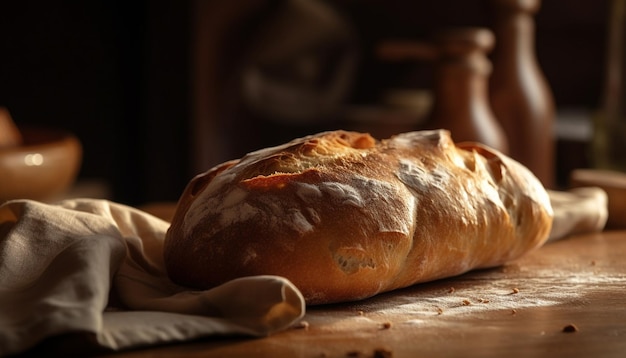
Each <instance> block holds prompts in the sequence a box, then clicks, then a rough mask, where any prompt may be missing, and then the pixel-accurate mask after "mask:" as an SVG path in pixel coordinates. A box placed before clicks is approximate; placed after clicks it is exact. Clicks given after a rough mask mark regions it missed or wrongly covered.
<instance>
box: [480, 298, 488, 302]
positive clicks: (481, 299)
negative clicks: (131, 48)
mask: <svg viewBox="0 0 626 358" xmlns="http://www.w3.org/2000/svg"><path fill="white" fill-rule="evenodd" d="M478 302H480V303H489V300H488V299H486V298H479V299H478Z"/></svg>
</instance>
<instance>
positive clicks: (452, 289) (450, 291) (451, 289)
mask: <svg viewBox="0 0 626 358" xmlns="http://www.w3.org/2000/svg"><path fill="white" fill-rule="evenodd" d="M454 291H456V290H455V289H454V287H450V288H449V289H448V293H454Z"/></svg>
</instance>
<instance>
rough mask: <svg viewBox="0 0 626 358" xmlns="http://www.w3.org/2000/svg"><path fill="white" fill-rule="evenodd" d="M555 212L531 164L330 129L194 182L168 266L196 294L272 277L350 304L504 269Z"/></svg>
mask: <svg viewBox="0 0 626 358" xmlns="http://www.w3.org/2000/svg"><path fill="white" fill-rule="evenodd" d="M552 216H553V213H552V208H551V206H550V199H549V196H548V194H547V192H546V190H545V189H544V188H543V186H542V185H541V184H540V182H539V181H538V180H537V179H536V178H535V177H534V176H533V174H531V172H530V171H529V170H528V169H526V168H525V167H523V166H522V165H521V164H519V163H517V162H515V161H513V160H512V159H510V158H508V157H506V156H504V155H502V154H500V153H499V152H497V151H495V150H492V149H489V148H487V147H485V146H482V145H479V144H476V143H467V144H462V143H461V144H457V145H455V143H454V142H453V141H452V139H451V137H450V134H449V132H447V131H445V130H434V131H418V132H410V133H404V134H400V135H397V136H394V137H392V138H390V139H386V140H382V141H377V140H375V139H374V138H372V137H371V136H370V135H368V134H362V133H355V132H346V131H332V132H325V133H320V134H317V135H312V136H308V137H304V138H301V139H296V140H293V141H291V142H289V143H287V144H284V145H281V146H277V147H272V148H267V149H263V150H259V151H256V152H253V153H250V154H248V155H246V156H244V157H243V158H242V159H240V160H234V161H230V162H227V163H224V164H221V165H218V166H216V167H214V168H212V169H210V170H209V171H207V172H206V173H204V174H201V175H198V176H197V177H195V178H194V179H193V180H192V181H191V182H190V183H189V185H188V186H187V188H186V189H185V191H184V193H183V194H182V196H181V198H180V200H179V202H178V206H177V209H176V213H175V215H174V217H173V220H172V224H171V227H170V228H169V230H168V233H167V237H166V240H165V249H164V259H165V265H166V268H167V272H168V274H169V276H170V278H171V279H172V280H173V281H174V282H176V283H178V284H181V285H185V286H189V287H194V288H198V289H207V288H210V287H213V286H216V285H219V284H221V283H224V282H226V281H229V280H231V279H234V278H237V277H242V276H249V275H266V274H268V275H279V276H283V277H286V278H287V279H289V280H290V281H292V282H293V283H294V284H295V285H296V286H297V287H298V288H299V289H300V291H301V292H302V294H303V295H304V297H305V299H306V302H307V304H309V305H313V304H324V303H332V302H342V301H353V300H359V299H363V298H366V297H370V296H373V295H376V294H378V293H381V292H385V291H390V290H394V289H398V288H401V287H407V286H410V285H413V284H416V283H420V282H425V281H431V280H435V279H440V278H444V277H451V276H455V275H459V274H462V273H464V272H467V271H469V270H472V269H477V268H487V267H494V266H498V265H501V264H503V263H505V262H507V261H509V260H512V259H515V258H517V257H519V256H521V255H523V254H524V253H526V252H528V251H529V250H532V249H533V248H536V247H538V246H540V245H542V244H543V243H544V242H545V240H546V239H547V238H548V234H549V232H550V227H551V224H552Z"/></svg>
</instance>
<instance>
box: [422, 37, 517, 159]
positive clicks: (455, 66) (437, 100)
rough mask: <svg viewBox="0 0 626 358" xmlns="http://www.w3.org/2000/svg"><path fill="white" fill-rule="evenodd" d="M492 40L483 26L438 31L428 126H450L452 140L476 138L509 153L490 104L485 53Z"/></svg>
mask: <svg viewBox="0 0 626 358" xmlns="http://www.w3.org/2000/svg"><path fill="white" fill-rule="evenodd" d="M494 41H495V40H494V36H493V33H492V32H491V31H490V30H489V29H486V28H455V29H448V30H445V31H442V32H440V33H438V34H437V36H436V38H435V40H434V45H435V46H436V49H437V52H438V56H437V60H436V63H435V83H434V89H433V91H434V104H433V108H432V113H431V117H430V118H429V126H430V127H433V128H434V127H437V128H445V129H448V130H450V132H451V134H452V138H453V139H454V141H455V142H462V141H477V142H481V143H483V144H485V145H488V146H490V147H492V148H495V149H497V150H499V151H501V152H503V153H508V142H507V138H506V135H505V134H504V131H503V130H502V127H501V126H500V124H499V123H498V121H497V120H496V118H495V117H494V114H493V112H492V110H491V107H490V106H489V97H488V81H489V75H490V74H491V69H492V66H491V62H490V61H489V59H488V58H487V53H488V52H489V51H490V50H491V49H492V48H493V45H494Z"/></svg>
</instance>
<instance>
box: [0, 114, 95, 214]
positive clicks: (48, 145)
mask: <svg viewBox="0 0 626 358" xmlns="http://www.w3.org/2000/svg"><path fill="white" fill-rule="evenodd" d="M2 110H3V112H4V114H5V115H6V116H8V111H7V110H6V109H2ZM0 114H1V113H0ZM6 118H7V117H5V120H4V123H5V125H7V126H8V128H11V129H15V130H17V127H15V126H13V125H12V123H11V122H10V121H6ZM8 118H9V119H10V117H8ZM19 130H20V133H19V136H18V137H19V138H20V142H18V143H14V144H13V145H11V146H4V147H0V203H2V202H4V201H7V200H11V199H34V200H41V201H48V200H55V199H58V198H60V197H62V195H63V194H64V193H65V192H66V191H68V190H69V189H70V187H71V186H72V184H74V181H75V180H76V176H77V175H78V172H79V169H80V164H81V157H82V151H81V145H80V141H79V140H78V138H76V137H75V136H74V135H73V134H71V133H68V132H65V131H62V130H58V129H48V128H20V129H19Z"/></svg>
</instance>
